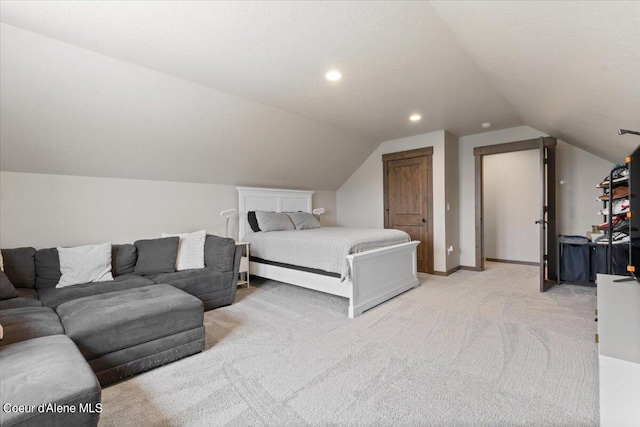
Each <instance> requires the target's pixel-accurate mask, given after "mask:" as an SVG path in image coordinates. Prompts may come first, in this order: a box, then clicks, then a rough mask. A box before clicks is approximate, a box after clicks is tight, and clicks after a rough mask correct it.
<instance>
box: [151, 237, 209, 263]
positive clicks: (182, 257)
mask: <svg viewBox="0 0 640 427" xmlns="http://www.w3.org/2000/svg"><path fill="white" fill-rule="evenodd" d="M162 237H178V238H179V239H180V243H179V244H178V257H177V259H176V270H177V271H182V270H191V269H194V268H204V241H205V239H206V237H207V232H206V231H205V230H200V231H194V232H193V233H177V234H168V233H162Z"/></svg>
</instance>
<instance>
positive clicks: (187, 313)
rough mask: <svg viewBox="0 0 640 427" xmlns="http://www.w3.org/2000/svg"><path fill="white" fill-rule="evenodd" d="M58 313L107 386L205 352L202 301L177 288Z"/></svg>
mask: <svg viewBox="0 0 640 427" xmlns="http://www.w3.org/2000/svg"><path fill="white" fill-rule="evenodd" d="M95 286H100V284H99V283H97V284H95ZM56 311H57V313H58V316H60V320H61V321H62V325H63V326H64V329H65V331H66V334H67V335H68V336H69V337H70V338H71V339H72V340H73V341H74V342H75V343H76V345H77V346H78V348H79V349H80V352H81V353H82V355H83V356H84V357H85V358H86V359H87V361H88V362H89V364H90V365H91V368H92V369H93V371H94V372H95V373H96V376H97V377H98V379H99V380H100V384H102V385H105V384H109V383H112V382H115V381H118V380H121V379H124V378H127V377H130V376H132V375H135V374H137V373H139V372H143V371H146V370H149V369H152V368H155V367H157V366H160V365H163V364H165V363H169V362H172V361H174V360H178V359H181V358H183V357H185V356H188V355H191V354H195V353H198V352H201V351H202V350H203V349H204V326H203V320H204V308H203V305H202V301H200V300H199V299H198V298H196V297H194V296H192V295H189V294H188V293H186V292H183V291H181V290H179V289H176V288H174V287H173V286H171V285H151V286H145V287H141V288H135V289H128V290H123V291H118V292H110V293H106V294H102V295H93V296H89V297H85V298H79V299H76V300H72V301H69V302H66V303H64V304H61V305H60V306H58V308H57V310H56Z"/></svg>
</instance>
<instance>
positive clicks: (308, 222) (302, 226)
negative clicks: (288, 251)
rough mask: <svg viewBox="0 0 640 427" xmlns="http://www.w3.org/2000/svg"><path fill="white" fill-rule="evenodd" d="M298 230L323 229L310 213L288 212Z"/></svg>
mask: <svg viewBox="0 0 640 427" xmlns="http://www.w3.org/2000/svg"><path fill="white" fill-rule="evenodd" d="M287 215H289V218H291V221H293V224H294V225H295V226H296V230H310V229H312V228H320V227H322V226H321V225H320V223H319V222H318V220H317V219H316V217H315V216H313V214H312V213H309V212H287Z"/></svg>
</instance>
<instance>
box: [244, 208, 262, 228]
mask: <svg viewBox="0 0 640 427" xmlns="http://www.w3.org/2000/svg"><path fill="white" fill-rule="evenodd" d="M247 221H248V222H249V227H251V229H252V230H253V232H254V233H257V232H258V231H261V230H260V227H258V220H257V219H256V211H249V212H247Z"/></svg>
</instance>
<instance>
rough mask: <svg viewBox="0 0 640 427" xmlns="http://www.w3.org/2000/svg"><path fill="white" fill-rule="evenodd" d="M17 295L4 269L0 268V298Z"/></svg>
mask: <svg viewBox="0 0 640 427" xmlns="http://www.w3.org/2000/svg"><path fill="white" fill-rule="evenodd" d="M17 296H19V295H18V292H17V291H16V288H14V287H13V285H12V284H11V281H10V280H9V278H8V277H7V275H6V274H5V273H4V271H1V270H0V300H1V301H4V300H6V299H10V298H15V297H17Z"/></svg>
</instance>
